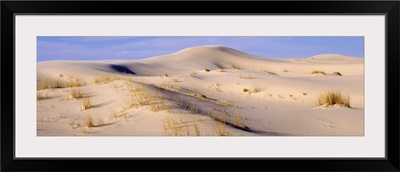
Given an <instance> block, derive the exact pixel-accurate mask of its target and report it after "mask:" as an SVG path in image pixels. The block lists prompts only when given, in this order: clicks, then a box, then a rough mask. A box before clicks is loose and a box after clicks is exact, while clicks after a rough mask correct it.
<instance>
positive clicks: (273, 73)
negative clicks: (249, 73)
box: [261, 70, 289, 75]
mask: <svg viewBox="0 0 400 172" xmlns="http://www.w3.org/2000/svg"><path fill="white" fill-rule="evenodd" d="M261 71H262V72H266V73H269V74H272V75H277V74H276V73H275V72H271V71H268V70H261ZM288 72H289V71H288Z"/></svg>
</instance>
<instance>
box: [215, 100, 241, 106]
mask: <svg viewBox="0 0 400 172" xmlns="http://www.w3.org/2000/svg"><path fill="white" fill-rule="evenodd" d="M217 104H218V105H220V106H228V107H239V106H238V105H235V104H233V103H232V102H231V101H220V102H217Z"/></svg>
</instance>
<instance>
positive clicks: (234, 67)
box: [231, 64, 242, 70]
mask: <svg viewBox="0 0 400 172" xmlns="http://www.w3.org/2000/svg"><path fill="white" fill-rule="evenodd" d="M231 68H232V69H237V70H241V69H242V68H240V67H239V66H236V65H234V64H231Z"/></svg>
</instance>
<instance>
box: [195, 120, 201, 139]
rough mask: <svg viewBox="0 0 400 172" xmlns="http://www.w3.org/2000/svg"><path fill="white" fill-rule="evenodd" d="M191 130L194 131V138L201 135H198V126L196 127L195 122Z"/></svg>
mask: <svg viewBox="0 0 400 172" xmlns="http://www.w3.org/2000/svg"><path fill="white" fill-rule="evenodd" d="M193 129H194V135H195V136H200V135H201V134H200V129H199V126H197V122H196V121H195V122H194V124H193Z"/></svg>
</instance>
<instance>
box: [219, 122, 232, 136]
mask: <svg viewBox="0 0 400 172" xmlns="http://www.w3.org/2000/svg"><path fill="white" fill-rule="evenodd" d="M215 134H216V135H218V136H231V135H232V134H231V133H230V131H229V130H228V128H227V127H226V124H225V123H223V122H218V124H217V126H216V127H215Z"/></svg>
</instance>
